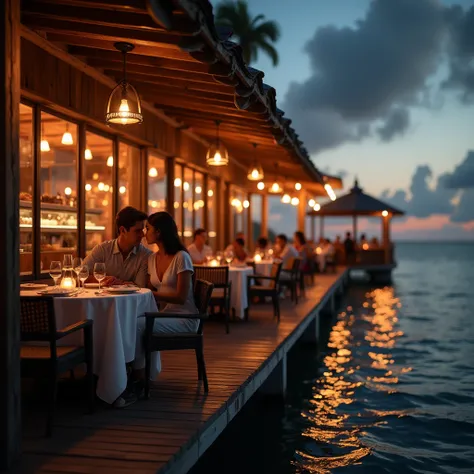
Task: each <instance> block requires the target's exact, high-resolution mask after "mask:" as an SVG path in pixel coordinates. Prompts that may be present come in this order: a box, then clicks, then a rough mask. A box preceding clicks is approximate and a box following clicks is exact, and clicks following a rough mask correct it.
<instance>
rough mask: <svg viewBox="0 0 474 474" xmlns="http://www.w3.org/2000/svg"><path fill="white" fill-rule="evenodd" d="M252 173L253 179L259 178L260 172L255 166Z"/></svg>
mask: <svg viewBox="0 0 474 474" xmlns="http://www.w3.org/2000/svg"><path fill="white" fill-rule="evenodd" d="M251 174H252V179H258V175H259V172H258V169H257V168H254V169H253V170H252V173H251Z"/></svg>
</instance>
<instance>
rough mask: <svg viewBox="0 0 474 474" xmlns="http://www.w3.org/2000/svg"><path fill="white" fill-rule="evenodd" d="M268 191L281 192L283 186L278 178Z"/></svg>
mask: <svg viewBox="0 0 474 474" xmlns="http://www.w3.org/2000/svg"><path fill="white" fill-rule="evenodd" d="M268 192H270V193H273V194H278V193H281V186H280V185H279V184H278V181H277V180H275V181H274V182H273V184H272V185H271V186H270V189H269V190H268Z"/></svg>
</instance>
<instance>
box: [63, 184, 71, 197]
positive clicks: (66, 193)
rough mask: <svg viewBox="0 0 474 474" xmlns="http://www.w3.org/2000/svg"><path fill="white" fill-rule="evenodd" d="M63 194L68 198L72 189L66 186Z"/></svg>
mask: <svg viewBox="0 0 474 474" xmlns="http://www.w3.org/2000/svg"><path fill="white" fill-rule="evenodd" d="M64 194H65V195H66V196H70V195H71V194H72V189H71V188H70V187H69V186H68V187H67V188H66V189H65V190H64Z"/></svg>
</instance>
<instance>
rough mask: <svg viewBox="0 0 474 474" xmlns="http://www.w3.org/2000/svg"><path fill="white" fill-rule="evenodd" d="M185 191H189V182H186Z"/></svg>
mask: <svg viewBox="0 0 474 474" xmlns="http://www.w3.org/2000/svg"><path fill="white" fill-rule="evenodd" d="M183 189H184V190H185V191H189V183H188V182H187V181H185V182H184V184H183Z"/></svg>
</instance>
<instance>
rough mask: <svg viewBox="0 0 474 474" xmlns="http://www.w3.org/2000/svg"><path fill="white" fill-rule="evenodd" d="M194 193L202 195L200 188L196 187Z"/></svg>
mask: <svg viewBox="0 0 474 474" xmlns="http://www.w3.org/2000/svg"><path fill="white" fill-rule="evenodd" d="M194 191H195V192H196V194H201V193H202V188H201V186H196V188H195V189H194Z"/></svg>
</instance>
